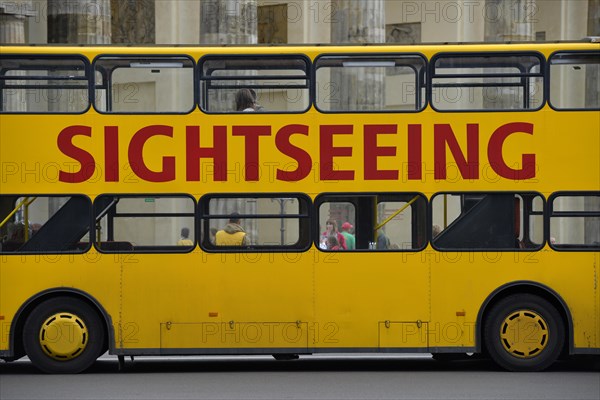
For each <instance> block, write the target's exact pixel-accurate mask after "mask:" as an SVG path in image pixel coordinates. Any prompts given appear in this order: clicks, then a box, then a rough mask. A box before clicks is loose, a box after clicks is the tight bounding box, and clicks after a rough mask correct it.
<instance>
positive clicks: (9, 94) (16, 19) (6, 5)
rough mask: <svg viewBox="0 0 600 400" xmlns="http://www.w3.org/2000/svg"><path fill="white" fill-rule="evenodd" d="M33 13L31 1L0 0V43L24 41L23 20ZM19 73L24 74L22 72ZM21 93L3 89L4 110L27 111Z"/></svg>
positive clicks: (20, 91) (33, 14)
mask: <svg viewBox="0 0 600 400" xmlns="http://www.w3.org/2000/svg"><path fill="white" fill-rule="evenodd" d="M35 15H36V13H35V12H34V11H32V3H31V1H10V2H8V1H0V44H20V43H25V20H26V18H27V17H32V16H35ZM20 74H21V75H25V74H24V73H20ZM13 83H17V82H13ZM21 83H24V82H21ZM22 95H23V91H22V90H6V89H5V90H3V91H2V103H3V107H4V110H6V111H12V112H23V111H27V102H26V101H25V99H24V98H23V97H22Z"/></svg>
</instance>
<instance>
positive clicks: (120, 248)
mask: <svg viewBox="0 0 600 400" xmlns="http://www.w3.org/2000/svg"><path fill="white" fill-rule="evenodd" d="M104 198H107V199H108V200H109V201H107V202H106V203H103V204H99V203H101V200H102V199H104ZM111 198H113V199H111ZM114 198H118V199H120V198H186V199H191V200H192V202H193V205H194V209H193V210H192V212H189V213H153V214H148V213H116V212H115V211H114V209H113V210H111V208H114V207H115V206H116V205H117V204H118V200H116V201H114ZM96 206H98V207H100V209H99V210H96ZM197 208H198V207H197V202H196V199H195V198H194V196H192V195H191V194H188V193H102V194H100V195H98V196H97V197H96V198H95V199H94V215H96V221H97V222H99V221H101V219H102V218H103V217H104V216H107V215H109V217H108V220H107V224H108V227H107V229H108V233H107V240H106V241H105V242H104V243H114V245H110V246H105V247H104V248H103V246H101V245H99V244H98V241H97V240H96V239H95V240H94V247H95V248H96V250H97V251H98V252H99V253H107V254H113V253H127V254H129V253H131V254H148V253H150V254H172V253H189V252H192V251H193V250H194V249H195V248H196V245H197V243H198V237H199V235H198V233H199V230H198V226H197V225H198V223H197V221H196V214H197ZM119 217H140V218H151V217H154V218H156V217H191V218H193V219H194V220H193V223H192V226H190V227H189V228H192V229H193V232H191V236H192V238H193V239H191V240H192V242H193V243H194V244H193V246H178V245H176V244H174V245H136V246H134V245H133V244H132V243H131V242H127V241H117V242H115V241H114V230H113V226H111V225H112V224H113V223H114V218H119ZM110 247H112V248H110Z"/></svg>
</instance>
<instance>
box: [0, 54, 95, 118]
mask: <svg viewBox="0 0 600 400" xmlns="http://www.w3.org/2000/svg"><path fill="white" fill-rule="evenodd" d="M88 70H89V68H88V63H87V61H86V60H84V59H83V58H78V57H72V56H71V57H67V56H61V57H47V56H41V55H36V56H19V57H17V56H9V55H7V56H5V55H0V112H3V113H36V114H38V113H41V114H43V113H63V114H67V113H82V112H84V111H85V110H87V109H88V107H89V83H88Z"/></svg>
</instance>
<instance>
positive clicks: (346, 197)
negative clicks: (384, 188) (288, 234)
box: [313, 191, 431, 253]
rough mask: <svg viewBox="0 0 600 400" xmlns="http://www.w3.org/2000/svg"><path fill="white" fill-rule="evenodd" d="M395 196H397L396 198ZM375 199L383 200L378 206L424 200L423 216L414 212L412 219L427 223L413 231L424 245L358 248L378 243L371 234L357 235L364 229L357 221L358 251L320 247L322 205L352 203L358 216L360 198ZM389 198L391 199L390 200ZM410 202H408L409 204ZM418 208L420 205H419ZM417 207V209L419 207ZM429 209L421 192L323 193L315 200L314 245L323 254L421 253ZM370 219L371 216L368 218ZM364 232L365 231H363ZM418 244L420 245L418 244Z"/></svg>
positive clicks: (372, 223) (425, 197) (416, 226)
mask: <svg viewBox="0 0 600 400" xmlns="http://www.w3.org/2000/svg"><path fill="white" fill-rule="evenodd" d="M394 196H396V197H395V198H394ZM373 197H381V198H383V200H382V201H378V202H377V204H379V203H382V202H393V201H402V200H399V199H398V198H399V197H407V198H414V197H419V198H420V199H422V200H423V204H421V206H422V207H423V209H422V210H421V212H422V215H420V214H419V213H418V212H414V211H413V213H412V218H413V219H418V218H419V217H422V218H423V219H424V221H425V225H424V226H418V225H414V227H413V229H414V231H415V233H416V234H415V237H414V240H417V241H418V239H419V235H421V238H422V243H421V245H420V246H418V245H417V246H416V247H412V248H405V249H403V248H397V249H393V248H388V249H377V248H370V246H367V247H363V248H358V246H359V243H368V242H373V243H375V242H376V239H375V237H372V236H371V235H370V234H367V235H363V236H364V237H363V238H361V237H360V235H358V234H357V232H359V231H360V230H361V229H363V227H362V226H361V223H360V221H356V223H355V224H353V225H354V231H355V233H354V236H355V238H356V247H357V248H356V249H354V250H327V249H322V248H320V247H319V239H320V237H321V232H320V229H319V228H320V227H319V216H320V207H321V205H322V204H324V203H334V202H340V203H341V202H344V203H351V204H352V205H353V206H354V208H355V212H356V213H357V214H358V213H359V212H360V210H359V207H358V206H357V201H358V199H359V198H362V199H369V198H373ZM388 197H389V198H390V199H388ZM352 199H354V200H355V201H353V200H352ZM409 201H410V199H409V200H407V203H408V202H409ZM417 206H418V205H417ZM417 206H415V207H417ZM409 207H412V205H409ZM428 208H429V200H428V199H427V196H425V194H423V193H421V192H409V191H406V192H323V193H319V194H318V195H317V196H316V197H315V199H314V209H315V222H314V228H313V237H314V240H313V244H314V246H315V247H316V248H317V249H318V250H319V251H323V252H342V253H345V252H350V253H353V252H359V253H393V252H403V253H414V252H419V251H422V250H424V249H425V248H426V247H427V243H428V241H427V232H428V228H427V227H428V226H429V225H431V224H430V217H429V212H428ZM367 217H369V216H367ZM375 227H376V224H375V223H374V222H371V226H367V230H368V231H369V232H371V230H372V228H375ZM338 230H339V231H340V232H341V226H338ZM363 231H364V229H363ZM365 239H366V241H365ZM417 244H418V243H417Z"/></svg>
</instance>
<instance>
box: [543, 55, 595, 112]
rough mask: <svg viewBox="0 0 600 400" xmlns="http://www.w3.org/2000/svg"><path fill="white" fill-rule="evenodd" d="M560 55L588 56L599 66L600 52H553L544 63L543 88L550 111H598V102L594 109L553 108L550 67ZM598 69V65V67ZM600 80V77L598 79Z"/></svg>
mask: <svg viewBox="0 0 600 400" xmlns="http://www.w3.org/2000/svg"><path fill="white" fill-rule="evenodd" d="M561 55H565V56H590V57H594V56H595V57H596V60H598V61H597V63H598V64H600V50H597V51H593V50H558V51H555V52H554V53H552V54H550V56H549V57H548V61H547V62H546V69H547V71H546V83H545V86H546V88H547V93H548V96H547V102H548V105H549V106H550V108H552V110H554V111H557V112H561V111H599V110H600V100H599V101H598V107H596V108H572V107H569V108H559V107H557V106H555V105H554V104H552V85H551V83H552V72H551V67H552V65H553V64H552V61H553V60H555V59H556V58H557V57H560V56H561ZM598 68H599V69H600V65H599V67H598ZM599 79H600V77H599ZM599 96H600V95H599Z"/></svg>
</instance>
